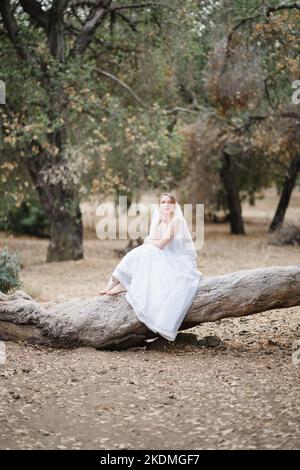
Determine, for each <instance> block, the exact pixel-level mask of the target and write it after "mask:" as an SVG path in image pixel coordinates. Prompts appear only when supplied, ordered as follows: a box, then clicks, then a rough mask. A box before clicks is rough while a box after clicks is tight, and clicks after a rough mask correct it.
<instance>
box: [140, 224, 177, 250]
mask: <svg viewBox="0 0 300 470" xmlns="http://www.w3.org/2000/svg"><path fill="white" fill-rule="evenodd" d="M180 223H181V217H177V216H176V217H174V218H173V219H172V220H171V222H170V223H169V225H168V227H167V230H166V231H165V233H164V234H163V236H162V238H161V239H160V240H151V239H150V238H149V239H148V241H147V243H151V244H152V245H154V246H157V248H160V249H161V250H163V249H164V247H165V246H167V244H168V243H170V241H171V240H173V238H174V237H175V234H176V233H177V231H178V230H179V227H180Z"/></svg>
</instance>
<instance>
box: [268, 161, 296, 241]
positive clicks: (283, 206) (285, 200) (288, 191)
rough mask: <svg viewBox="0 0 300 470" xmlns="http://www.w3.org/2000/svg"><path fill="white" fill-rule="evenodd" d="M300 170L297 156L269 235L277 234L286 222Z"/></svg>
mask: <svg viewBox="0 0 300 470" xmlns="http://www.w3.org/2000/svg"><path fill="white" fill-rule="evenodd" d="M299 170H300V155H296V157H294V158H293V160H292V162H291V166H290V168H289V170H288V174H287V176H286V177H285V179H284V182H283V187H282V191H281V196H280V199H279V203H278V206H277V209H276V212H275V215H274V217H273V220H272V222H271V224H270V226H269V229H268V232H269V233H272V232H275V230H276V229H278V228H279V227H280V226H281V225H282V223H283V221H284V217H285V213H286V210H287V208H288V205H289V202H290V198H291V195H292V192H293V189H294V187H295V184H296V180H297V175H298V173H299Z"/></svg>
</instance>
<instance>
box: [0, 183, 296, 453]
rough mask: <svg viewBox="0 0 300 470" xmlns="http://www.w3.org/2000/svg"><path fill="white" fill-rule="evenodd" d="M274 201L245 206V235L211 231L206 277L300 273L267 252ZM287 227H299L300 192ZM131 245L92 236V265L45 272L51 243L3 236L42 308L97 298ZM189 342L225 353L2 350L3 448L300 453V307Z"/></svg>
mask: <svg viewBox="0 0 300 470" xmlns="http://www.w3.org/2000/svg"><path fill="white" fill-rule="evenodd" d="M277 200H278V197H277V195H276V193H275V192H274V191H273V192H272V191H271V190H269V191H267V192H266V197H265V198H264V199H261V200H259V201H257V204H256V206H255V207H250V206H248V205H247V204H244V206H243V214H244V217H245V222H246V223H245V229H246V235H245V236H238V235H235V236H233V235H230V234H229V226H228V224H206V225H205V240H204V247H203V249H202V250H201V251H200V254H199V264H198V268H199V270H200V271H202V273H203V274H204V275H205V276H214V275H219V274H225V273H229V272H233V271H238V270H241V269H248V268H256V267H264V266H285V265H295V264H300V249H299V247H295V246H275V245H270V244H268V237H267V233H266V232H267V227H268V223H269V221H270V218H271V217H272V215H273V212H274V209H275V207H276V203H277ZM287 218H290V219H291V220H294V221H296V219H297V220H298V221H299V219H300V193H299V191H294V194H293V198H292V200H291V204H290V207H289V210H288V214H287ZM126 243H127V242H126V241H124V240H123V241H118V240H114V241H100V240H98V239H96V238H94V237H93V236H92V235H91V234H86V237H85V241H84V251H85V258H84V260H79V261H67V262H60V263H56V262H54V263H46V262H45V259H46V251H47V244H48V242H47V240H43V239H37V238H34V237H17V236H10V237H9V236H8V235H7V234H4V233H0V246H1V245H2V246H3V245H6V246H8V247H9V248H10V249H14V250H17V251H18V252H19V253H20V255H21V259H22V263H23V269H22V280H23V282H24V286H23V290H25V291H26V292H28V293H29V294H30V295H31V296H32V297H34V298H35V299H36V300H37V301H38V302H41V303H42V302H44V301H47V300H49V299H53V298H54V297H58V296H59V295H63V296H64V297H67V298H69V297H73V296H82V297H85V296H93V295H97V292H99V290H100V289H101V288H103V287H104V285H106V282H107V280H108V278H109V275H110V274H111V272H112V270H113V269H114V267H115V265H116V264H117V263H118V261H119V258H118V257H117V256H116V254H115V252H114V249H116V248H121V247H125V246H126ZM188 332H192V333H194V334H196V335H197V337H198V338H199V339H200V338H203V337H205V336H208V335H215V336H218V337H219V338H220V339H221V340H222V345H221V347H216V348H200V347H196V346H193V345H182V344H176V343H175V344H171V345H170V346H169V347H168V348H167V349H166V350H162V351H156V350H151V349H150V348H149V349H148V348H145V347H141V348H132V349H129V350H127V351H103V350H101V351H100V350H95V349H93V348H78V349H72V350H65V349H52V348H45V347H40V346H32V345H24V344H21V343H13V342H10V341H8V342H6V343H5V345H6V355H7V360H6V363H5V364H2V365H0V428H1V433H0V449H204V448H206V449H299V448H300V400H299V398H300V353H299V360H297V359H298V354H297V352H296V351H295V350H294V349H293V348H295V343H296V342H297V341H300V306H299V307H293V308H285V309H276V310H272V311H267V312H264V313H260V314H257V315H253V316H251V317H247V318H236V319H224V320H221V321H218V322H215V323H206V324H203V325H201V326H198V327H194V328H191V329H189V330H188ZM299 344H300V343H299ZM298 362H299V363H298Z"/></svg>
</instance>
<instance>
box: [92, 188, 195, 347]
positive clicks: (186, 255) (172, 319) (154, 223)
mask: <svg viewBox="0 0 300 470" xmlns="http://www.w3.org/2000/svg"><path fill="white" fill-rule="evenodd" d="M196 258H197V251H196V249H195V245H194V243H193V240H192V237H191V234H190V232H189V229H188V226H187V223H186V220H185V218H184V216H183V214H182V211H181V208H180V206H179V204H178V203H177V201H176V198H175V196H174V195H173V194H172V193H163V194H161V195H160V196H159V200H158V206H157V207H156V209H155V211H154V214H153V217H152V220H151V225H150V230H149V235H148V236H147V237H146V239H145V241H144V244H143V245H141V246H138V247H137V248H134V249H133V250H131V251H130V252H129V253H127V254H126V255H125V256H124V257H123V258H122V260H121V261H120V263H119V264H118V265H117V267H116V268H115V270H114V271H113V273H112V276H111V278H110V280H109V282H108V284H107V286H106V287H105V289H104V290H102V291H101V292H100V294H107V295H115V294H119V293H121V292H126V295H125V298H126V300H127V301H128V302H129V304H130V305H131V306H132V308H133V310H134V311H135V313H136V315H137V317H138V318H139V320H140V321H141V322H143V323H144V324H145V325H146V326H147V327H148V328H149V329H150V330H152V331H154V332H155V333H159V334H160V335H161V336H163V337H164V338H166V339H168V340H169V341H174V340H175V338H176V336H177V332H178V329H179V327H180V325H181V323H182V321H183V319H184V317H185V315H186V313H187V311H188V310H189V308H190V306H191V304H192V302H193V300H194V297H195V295H196V293H197V290H198V286H199V280H200V277H201V275H202V273H201V272H200V271H198V270H197V263H196Z"/></svg>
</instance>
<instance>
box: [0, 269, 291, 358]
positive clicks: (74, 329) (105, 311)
mask: <svg viewBox="0 0 300 470" xmlns="http://www.w3.org/2000/svg"><path fill="white" fill-rule="evenodd" d="M298 305H300V266H299V265H292V266H272V267H267V268H256V269H247V270H246V269H245V270H241V271H237V272H234V273H229V274H224V275H222V276H214V277H203V278H201V279H200V283H199V289H198V292H197V294H196V296H195V298H194V301H193V303H192V305H191V307H190V309H189V311H188V312H187V314H186V317H185V318H184V320H183V322H182V324H181V325H180V328H179V330H185V329H188V328H192V327H194V326H197V325H200V324H201V323H205V322H214V321H217V320H220V319H222V318H230V317H235V318H237V317H244V316H248V315H254V314H257V313H259V312H265V311H268V310H274V309H279V308H287V307H293V306H298ZM156 336H158V335H157V334H155V333H154V332H152V331H151V330H149V329H148V328H147V327H146V326H145V324H143V323H142V322H140V320H139V319H138V317H137V315H136V314H135V312H134V310H133V309H132V307H131V306H130V304H129V303H128V302H127V300H126V299H125V295H119V296H117V297H115V298H108V297H107V296H103V297H98V296H96V297H90V298H74V299H69V300H68V299H64V298H58V299H54V300H53V301H50V302H47V303H46V304H43V305H41V304H38V303H37V302H35V301H34V299H32V298H31V297H30V296H29V295H27V294H25V293H24V292H22V291H17V292H16V293H15V294H12V295H5V294H3V293H1V292H0V337H1V339H4V340H13V341H20V340H21V341H28V342H30V343H39V344H45V345H48V346H58V347H74V346H91V347H95V348H97V349H105V348H108V347H109V348H115V349H117V348H128V347H131V346H133V345H137V344H139V343H141V341H143V340H145V339H148V338H153V337H156Z"/></svg>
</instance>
